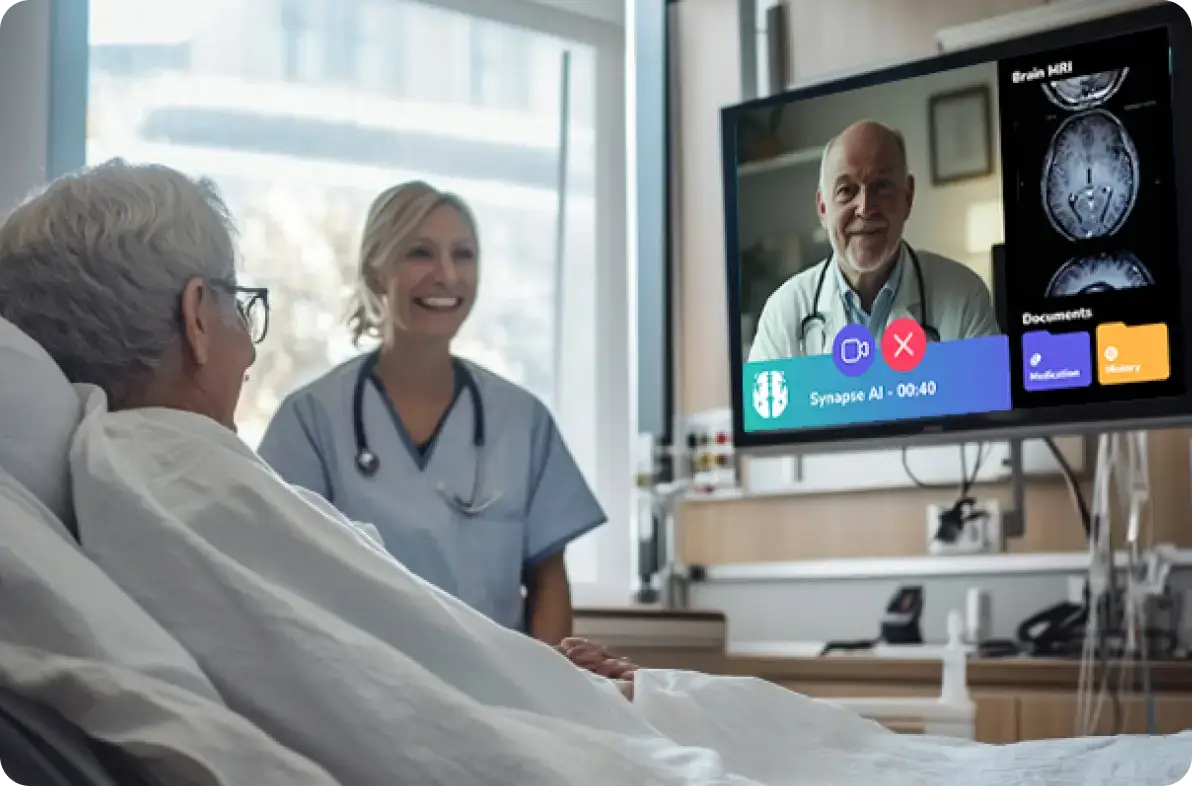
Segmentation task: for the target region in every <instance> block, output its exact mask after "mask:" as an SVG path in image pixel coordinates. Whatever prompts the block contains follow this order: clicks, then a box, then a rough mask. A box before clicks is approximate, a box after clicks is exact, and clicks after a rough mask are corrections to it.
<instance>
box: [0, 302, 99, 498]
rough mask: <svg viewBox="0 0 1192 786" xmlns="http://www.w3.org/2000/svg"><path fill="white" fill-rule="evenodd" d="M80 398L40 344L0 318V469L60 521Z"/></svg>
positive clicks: (67, 491)
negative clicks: (69, 454)
mask: <svg viewBox="0 0 1192 786" xmlns="http://www.w3.org/2000/svg"><path fill="white" fill-rule="evenodd" d="M81 419H82V402H80V400H79V395H78V393H76V392H75V389H74V387H73V386H72V385H71V384H70V382H69V381H67V379H66V376H65V375H64V374H63V373H62V370H61V369H59V368H58V365H57V364H56V363H55V362H54V361H53V360H52V359H51V358H50V356H49V354H47V353H46V351H45V350H44V349H42V348H41V346H40V345H39V344H38V343H37V342H35V341H34V340H33V339H31V338H29V336H27V335H25V333H23V332H22V331H20V330H18V329H17V327H16V326H15V325H13V324H12V323H11V322H9V321H8V320H6V319H4V318H2V317H0V469H3V470H4V471H5V472H7V473H8V474H9V475H11V476H12V477H13V478H14V479H16V481H17V482H18V483H20V484H21V485H22V486H24V487H25V488H27V489H28V490H29V491H30V492H32V493H33V496H35V497H37V499H38V500H40V501H41V503H42V504H43V505H45V506H46V507H47V508H49V509H50V511H52V512H53V513H54V514H55V515H56V516H58V517H59V518H60V519H63V520H64V521H69V520H70V519H72V518H73V508H72V506H71V502H70V470H69V466H68V456H67V453H68V451H69V450H70V440H71V437H72V435H73V434H74V431H75V429H76V428H77V427H78V425H79V421H80V420H81Z"/></svg>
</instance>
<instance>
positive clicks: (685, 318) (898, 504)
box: [672, 0, 1192, 641]
mask: <svg viewBox="0 0 1192 786" xmlns="http://www.w3.org/2000/svg"><path fill="white" fill-rule="evenodd" d="M761 1H763V0H759V2H761ZM1042 4H1043V3H1042V1H1041V0H966V2H955V1H954V0H901V1H900V2H899V3H889V2H886V0H834V2H831V3H821V2H810V1H807V2H803V1H802V0H797V1H796V2H792V3H791V6H790V7H791V15H792V25H791V27H792V41H791V49H792V61H793V73H794V79H795V81H796V82H798V81H809V80H814V79H817V78H821V77H823V76H824V75H827V74H833V73H841V72H848V71H855V70H860V69H861V68H863V67H866V66H867V64H871V63H877V64H879V65H880V64H883V63H890V62H895V61H898V60H906V59H912V58H917V57H925V56H929V55H931V54H932V53H933V52H934V47H935V43H934V34H935V32H936V31H937V30H938V29H940V28H943V27H948V26H951V25H956V24H962V23H966V22H972V21H977V20H980V19H983V18H987V17H989V16H994V15H997V14H1001V13H1007V12H1010V11H1014V10H1018V9H1021V8H1025V7H1028V6H1035V5H1042ZM678 6H679V12H678V15H677V18H676V20H675V22H674V26H673V27H672V30H673V31H674V35H675V38H676V39H677V40H676V46H677V47H678V53H677V58H676V59H677V69H676V70H677V73H678V80H677V81H678V85H677V87H676V89H675V93H676V98H675V104H674V105H673V106H674V108H675V117H676V118H677V120H678V124H679V128H678V130H677V133H676V136H675V138H674V142H675V143H676V145H677V151H676V169H677V172H676V175H675V181H676V182H677V183H678V184H679V189H678V205H677V220H676V229H675V237H674V241H675V243H674V244H675V249H676V255H677V264H678V270H677V271H676V275H675V298H676V303H677V312H678V313H677V315H676V328H675V329H676V354H677V359H676V374H677V380H678V381H677V384H676V387H677V391H678V396H679V401H678V407H679V411H680V412H686V413H691V412H700V411H703V410H708V409H714V408H717V407H725V406H728V405H729V371H728V366H727V363H728V346H727V342H728V337H727V334H726V330H725V324H726V314H725V290H724V286H725V276H724V251H723V242H724V220H723V213H722V203H721V187H722V180H721V171H720V146H719V145H720V139H719V127H718V113H719V109H720V108H721V107H722V106H725V105H728V104H732V103H735V102H737V101H739V100H740V98H741V71H740V66H739V61H740V58H739V54H740V49H739V45H738V36H737V33H736V31H737V30H738V27H737V25H738V19H737V3H732V2H725V1H724V0H680V2H679V3H678ZM912 115H913V116H914V118H912ZM926 115H927V109H926V106H924V105H919V106H914V107H910V108H909V109H908V114H907V120H906V122H907V123H912V122H914V123H917V122H919V120H920V119H921V121H922V122H923V123H925V122H926ZM925 155H926V153H925V151H922V150H920V151H918V152H917V153H913V154H912V160H914V158H916V157H918V158H919V160H920V161H922V160H924V157H925ZM926 179H927V180H928V181H929V180H930V177H929V175H927V176H926ZM989 182H993V181H989ZM987 187H988V182H982V181H973V183H972V184H971V188H972V189H974V191H976V190H979V189H982V188H987ZM973 198H974V200H977V199H978V196H974V197H973ZM980 198H984V195H983V194H982V195H980ZM920 207H922V204H921V205H920ZM935 209H936V210H941V209H945V208H940V207H938V205H937V207H936V208H935ZM918 242H923V241H918ZM966 261H971V263H972V264H974V266H975V267H976V266H977V265H978V262H977V260H966ZM982 272H985V271H984V270H982ZM1189 436H1190V432H1187V431H1167V432H1153V433H1152V434H1151V436H1150V444H1151V463H1150V466H1151V472H1152V487H1153V513H1154V522H1155V538H1156V540H1157V541H1164V540H1166V541H1172V542H1175V543H1177V544H1178V545H1181V546H1183V547H1192V526H1189V524H1188V522H1190V521H1192V495H1190V493H1189V478H1190V477H1192V475H1190V470H1189ZM976 493H977V494H978V495H979V496H981V497H985V498H990V497H992V498H996V499H997V500H998V501H999V502H1000V503H1001V504H1002V505H1003V506H1009V505H1010V503H1011V502H1012V500H1011V496H1010V489H1009V488H1008V486H1007V485H1006V484H989V485H984V486H981V487H978V489H977V490H976ZM941 496H943V497H946V496H947V495H946V494H944V495H941V494H940V492H938V491H927V490H921V489H914V488H907V489H898V490H881V491H874V492H861V493H857V492H849V493H847V494H831V493H829V494H801V495H797V496H795V495H792V496H786V497H782V496H775V497H769V498H765V499H761V498H758V499H748V498H746V499H736V500H723V501H701V502H698V503H691V504H687V505H685V506H684V507H683V508H682V509H681V511H680V516H679V538H680V551H681V555H682V557H683V559H685V560H686V561H687V562H689V563H691V564H705V565H718V564H738V563H795V564H797V565H801V564H805V563H808V562H811V561H821V560H837V559H840V558H846V559H847V558H866V560H865V563H864V564H865V565H866V566H872V565H873V564H874V563H875V562H881V558H888V557H892V558H897V557H915V556H924V555H925V554H926V544H925V534H924V515H925V507H926V505H928V504H929V503H940V502H951V500H949V499H946V498H945V499H941ZM1026 517H1027V521H1028V531H1027V533H1026V535H1025V537H1023V538H1020V539H1016V540H1014V541H1012V543H1011V544H1010V547H1009V548H1010V551H1012V552H1016V553H1051V552H1067V553H1072V552H1079V551H1081V550H1082V548H1083V542H1082V541H1083V534H1082V531H1081V527H1080V523H1079V519H1078V517H1077V515H1076V512H1075V509H1074V506H1073V504H1072V501H1071V499H1070V496H1069V494H1068V491H1067V489H1066V487H1065V486H1064V484H1063V483H1062V481H1060V480H1059V479H1058V478H1056V479H1051V478H1040V479H1031V480H1029V481H1028V485H1027V491H1026ZM857 564H858V566H859V571H860V566H861V563H860V562H858V563H857ZM880 573H881V575H878V572H871V571H868V568H866V572H858V573H856V574H854V576H852V577H849V578H806V577H804V578H785V579H784V578H774V579H772V580H761V581H754V580H750V581H743V582H711V583H704V584H697V585H695V587H694V589H693V592H692V602H693V605H695V606H697V607H704V608H714V609H721V610H723V611H725V612H727V615H728V619H729V635H730V637H731V638H732V639H734V640H738V641H746V640H749V641H759V640H776V639H804V640H807V639H810V640H823V639H827V638H863V637H867V636H871V635H874V633H875V630H876V625H877V620H878V617H879V615H880V613H881V610H882V608H883V607H884V604H885V601H886V600H887V598H888V597H889V594H890V593H891V592H892V591H893V589H894V588H895V587H896V586H898V585H899V584H908V583H916V584H922V585H923V586H924V587H925V588H926V592H927V598H928V602H927V609H926V612H925V619H924V626H925V633H926V634H927V635H928V636H934V637H936V638H940V637H942V636H943V635H944V631H945V627H944V625H945V619H946V614H947V611H948V610H949V609H951V608H954V607H957V606H961V605H962V604H963V595H964V591H965V590H966V589H967V588H968V587H972V586H981V587H984V588H986V589H988V590H990V591H991V592H992V594H993V596H994V600H993V609H994V612H993V617H994V620H993V622H994V628H995V629H994V633H995V634H997V635H1003V636H1004V635H1009V634H1010V633H1012V630H1013V626H1014V625H1016V624H1017V622H1019V621H1020V620H1021V619H1022V618H1023V617H1025V616H1026V615H1027V614H1029V613H1031V612H1033V611H1036V610H1038V609H1039V608H1041V607H1043V606H1045V605H1049V604H1051V603H1053V602H1056V601H1058V600H1060V599H1063V598H1064V597H1066V595H1067V575H1066V574H1065V573H1064V572H1063V571H1061V570H1045V571H1042V572H1037V573H1030V574H1028V573H1015V574H1014V575H1012V576H996V575H966V576H951V577H923V576H921V575H920V576H916V575H913V574H911V573H903V574H895V573H893V572H890V571H882V572H880ZM1174 581H1175V583H1176V584H1177V585H1178V586H1182V587H1185V588H1192V579H1190V578H1189V576H1188V574H1186V573H1184V572H1177V575H1176V577H1175V580H1174ZM827 597H831V599H832V602H831V604H830V605H829V604H825V603H824V599H825V598H827Z"/></svg>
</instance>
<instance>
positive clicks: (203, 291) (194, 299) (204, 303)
mask: <svg viewBox="0 0 1192 786" xmlns="http://www.w3.org/2000/svg"><path fill="white" fill-rule="evenodd" d="M212 294H213V293H212V292H211V288H210V287H209V286H207V283H206V282H205V281H203V279H201V278H192V279H191V280H190V281H189V282H187V284H186V288H185V289H183V290H182V309H181V310H182V339H183V350H184V352H185V353H186V355H187V356H188V357H189V358H190V359H191V360H193V361H194V362H195V363H197V364H198V365H200V366H205V365H207V362H208V361H209V360H210V359H211V345H212V341H213V339H214V336H213V335H212V329H213V328H214V327H215V324H214V322H215V320H216V319H218V318H219V315H218V313H217V311H216V303H215V299H214V298H213V297H212Z"/></svg>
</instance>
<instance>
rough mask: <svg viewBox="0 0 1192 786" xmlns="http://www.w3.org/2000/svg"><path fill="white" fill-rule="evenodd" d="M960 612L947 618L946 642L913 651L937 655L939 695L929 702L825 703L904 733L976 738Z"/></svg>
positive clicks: (836, 700)
mask: <svg viewBox="0 0 1192 786" xmlns="http://www.w3.org/2000/svg"><path fill="white" fill-rule="evenodd" d="M963 627H964V621H963V618H962V617H961V615H960V613H959V612H957V611H953V612H952V613H950V614H949V615H948V643H947V644H946V645H944V646H943V647H934V648H933V647H922V648H916V649H915V654H916V655H917V656H918V657H923V656H928V657H930V656H932V655H935V656H938V657H939V659H940V660H941V661H942V663H943V669H942V675H941V678H940V695H939V696H938V697H936V698H932V699H918V698H858V699H831V700H826V701H829V703H831V704H835V705H836V706H838V707H843V708H845V709H848V710H851V711H852V712H855V713H857V714H858V715H861V716H863V717H866V718H869V719H870V720H873V721H876V722H878V723H881V724H882V725H883V726H886V727H887V728H889V729H891V730H893V731H900V732H904V733H917V734H926V735H930V736H934V737H959V738H961V739H966V740H974V739H976V733H977V732H976V714H977V707H976V703H975V702H974V701H973V697H972V695H971V694H970V693H969V690H968V649H967V648H966V647H965V646H964V644H963V642H962V630H963Z"/></svg>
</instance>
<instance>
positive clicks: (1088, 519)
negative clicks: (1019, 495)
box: [1043, 437, 1093, 540]
mask: <svg viewBox="0 0 1192 786" xmlns="http://www.w3.org/2000/svg"><path fill="white" fill-rule="evenodd" d="M1043 443H1044V444H1045V445H1047V449H1048V450H1050V451H1051V455H1052V456H1054V457H1055V463H1057V464H1059V465H1060V472H1061V473H1062V474H1063V476H1064V482H1065V483H1066V484H1067V485H1068V493H1069V494H1071V495H1072V502H1073V504H1074V505H1076V512H1077V514H1078V515H1079V516H1080V526H1082V527H1084V537H1085V539H1086V540H1088V539H1090V538H1092V537H1093V521H1092V515H1091V514H1090V513H1089V506H1088V502H1087V500H1085V498H1084V492H1083V491H1081V489H1080V482H1079V481H1077V480H1076V473H1075V472H1073V471H1072V465H1071V464H1070V463H1069V462H1068V459H1067V457H1066V456H1064V454H1063V452H1062V451H1061V450H1060V447H1059V445H1057V444H1055V440H1054V439H1052V438H1051V437H1043Z"/></svg>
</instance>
